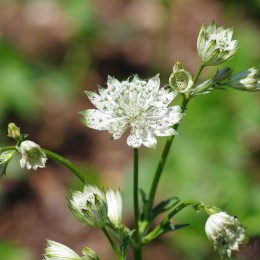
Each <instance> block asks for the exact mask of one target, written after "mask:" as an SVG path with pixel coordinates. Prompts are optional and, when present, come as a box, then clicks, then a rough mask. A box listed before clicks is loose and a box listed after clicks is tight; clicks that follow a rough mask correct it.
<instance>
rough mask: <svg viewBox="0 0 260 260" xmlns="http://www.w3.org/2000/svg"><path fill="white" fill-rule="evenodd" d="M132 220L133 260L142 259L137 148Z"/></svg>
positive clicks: (135, 152)
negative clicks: (133, 234) (133, 220)
mask: <svg viewBox="0 0 260 260" xmlns="http://www.w3.org/2000/svg"><path fill="white" fill-rule="evenodd" d="M133 193H134V194H133V195H134V219H135V239H136V243H137V245H138V246H137V247H136V248H134V256H135V260H141V259H142V251H141V247H139V245H140V231H139V214H140V213H139V198H138V148H134V190H133Z"/></svg>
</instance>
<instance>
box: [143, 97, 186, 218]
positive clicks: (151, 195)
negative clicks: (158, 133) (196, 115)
mask: <svg viewBox="0 0 260 260" xmlns="http://www.w3.org/2000/svg"><path fill="white" fill-rule="evenodd" d="M188 102H189V99H183V102H182V108H183V109H186V107H187V104H188ZM178 127H179V124H177V125H175V126H174V127H173V128H174V130H177V129H178ZM174 138H175V135H172V136H169V137H168V139H167V141H166V144H165V147H164V149H163V152H162V156H161V158H160V161H159V163H158V166H157V169H156V172H155V175H154V179H153V183H152V186H151V189H150V193H149V197H148V201H147V204H146V209H145V216H146V218H147V217H148V216H149V213H150V212H151V209H152V207H153V202H154V198H155V194H156V190H157V187H158V184H159V181H160V178H161V175H162V171H163V168H164V165H165V162H166V159H167V157H168V154H169V151H170V148H171V145H172V141H173V140H174Z"/></svg>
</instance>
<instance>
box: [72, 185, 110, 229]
mask: <svg viewBox="0 0 260 260" xmlns="http://www.w3.org/2000/svg"><path fill="white" fill-rule="evenodd" d="M69 207H70V210H71V212H72V213H73V215H74V216H75V217H76V218H77V219H78V220H79V221H81V222H82V223H83V224H85V225H88V226H93V227H99V228H103V227H104V226H105V224H106V221H107V200H106V195H105V194H104V192H103V191H101V190H100V189H99V188H98V187H96V186H92V185H85V187H84V189H83V192H80V191H73V192H72V195H71V198H70V199H69Z"/></svg>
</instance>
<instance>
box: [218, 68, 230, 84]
mask: <svg viewBox="0 0 260 260" xmlns="http://www.w3.org/2000/svg"><path fill="white" fill-rule="evenodd" d="M231 74H232V69H231V68H229V67H225V68H223V69H221V70H218V71H217V72H216V75H215V76H214V79H215V81H223V80H226V79H228V78H230V76H231Z"/></svg>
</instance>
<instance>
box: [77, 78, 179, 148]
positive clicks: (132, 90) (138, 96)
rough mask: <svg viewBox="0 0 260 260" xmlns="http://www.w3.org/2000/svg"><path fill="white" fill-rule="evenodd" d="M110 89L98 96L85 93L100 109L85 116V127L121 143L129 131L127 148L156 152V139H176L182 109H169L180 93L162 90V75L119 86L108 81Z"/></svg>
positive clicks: (102, 89) (110, 79)
mask: <svg viewBox="0 0 260 260" xmlns="http://www.w3.org/2000/svg"><path fill="white" fill-rule="evenodd" d="M107 86H108V87H107V88H106V89H104V88H100V89H99V94H97V93H94V92H90V91H86V94H87V96H88V98H89V100H90V101H91V102H92V103H93V105H94V106H96V108H97V109H88V110H85V111H83V112H81V113H82V115H83V119H82V120H81V121H82V123H83V124H85V125H86V126H88V127H90V128H93V129H97V130H107V131H108V132H109V133H110V134H111V135H112V138H113V139H119V138H120V137H121V136H122V135H123V133H124V132H125V131H126V130H127V129H128V128H130V134H129V136H128V138H127V144H128V145H129V146H130V147H134V148H138V147H140V146H141V145H142V144H143V145H144V146H147V147H151V148H155V147H156V144H157V140H156V138H155V136H170V135H176V134H177V132H176V131H175V130H174V129H173V128H172V126H173V125H175V124H178V123H179V122H180V119H181V118H182V110H181V108H180V106H171V107H168V105H169V104H170V103H171V101H172V100H173V99H174V98H175V96H176V95H177V91H171V90H170V89H169V88H161V89H160V88H159V87H160V79H159V75H156V76H155V77H153V78H151V79H149V80H148V81H146V80H141V79H139V78H138V77H137V76H134V77H133V78H132V79H128V80H126V81H122V82H119V81H118V80H117V79H115V78H112V77H108V81H107Z"/></svg>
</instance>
